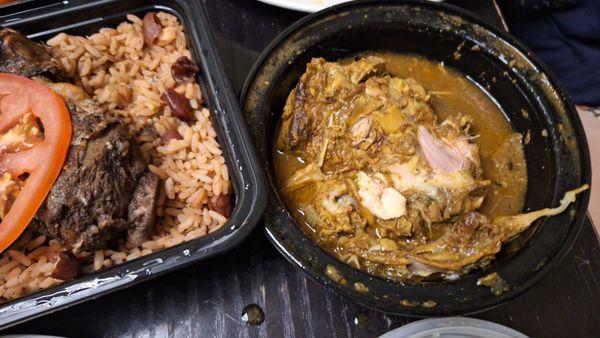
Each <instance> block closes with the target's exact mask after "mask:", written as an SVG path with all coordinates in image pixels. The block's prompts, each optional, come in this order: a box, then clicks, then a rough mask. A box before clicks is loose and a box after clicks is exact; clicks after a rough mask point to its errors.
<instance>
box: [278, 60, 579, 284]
mask: <svg viewBox="0 0 600 338" xmlns="http://www.w3.org/2000/svg"><path fill="white" fill-rule="evenodd" d="M397 74H398V75H397ZM415 78H418V79H419V81H418V80H416V79H415ZM421 82H422V83H426V84H427V87H428V88H426V87H424V86H423V85H422V83H421ZM480 133H481V134H480ZM483 134H485V135H483ZM274 148H275V149H274V166H275V171H276V174H277V178H278V181H279V182H278V183H279V188H280V192H281V194H282V196H283V198H284V200H285V202H286V204H287V206H288V207H289V209H290V210H291V211H292V213H293V214H294V216H295V217H296V219H298V220H299V223H300V224H301V226H302V227H303V228H304V230H306V232H307V233H308V234H309V235H310V236H311V237H312V238H313V239H314V240H315V241H316V242H317V243H318V244H319V245H320V246H321V247H323V248H325V249H326V250H328V251H329V252H331V253H332V254H333V255H335V256H336V257H338V258H339V259H340V260H343V261H344V262H346V263H348V264H350V265H352V266H354V267H356V268H359V269H362V270H365V271H367V272H369V273H372V274H375V275H379V276H382V277H385V278H389V279H392V280H406V279H409V278H414V277H419V278H420V277H427V276H430V275H442V276H445V277H447V278H452V277H456V276H457V275H458V274H460V273H463V272H466V271H468V270H470V269H472V268H473V267H477V266H481V265H484V264H487V263H488V262H489V261H490V260H491V259H493V257H494V254H496V253H497V252H498V251H499V250H500V248H501V245H502V243H503V242H505V241H507V240H509V239H510V238H512V237H514V236H515V235H517V234H518V233H520V232H521V231H523V230H524V229H526V228H527V227H528V226H529V225H530V224H531V222H532V221H533V220H534V219H536V218H538V217H541V216H543V215H547V214H549V213H553V212H559V210H557V209H546V210H543V211H540V212H537V213H530V214H522V215H516V214H517V213H519V212H520V211H521V208H522V206H523V201H524V197H525V190H526V185H527V173H526V163H525V156H524V153H523V145H522V135H521V134H518V133H515V132H513V131H512V129H511V128H510V125H509V124H508V122H507V121H506V119H505V118H504V117H503V115H502V113H501V112H500V110H499V109H498V108H497V106H496V105H494V103H493V102H492V101H491V99H490V98H488V97H487V96H486V95H485V94H484V93H483V92H482V91H481V90H479V89H477V88H476V87H475V86H474V85H473V84H472V83H470V82H469V81H468V80H467V79H465V77H464V76H462V75H460V74H458V73H455V72H453V71H452V70H450V69H447V68H446V67H443V65H440V64H436V63H433V62H430V61H427V60H424V59H420V58H417V57H411V56H401V55H393V54H373V55H367V56H364V57H361V58H355V59H352V60H344V61H340V62H327V61H326V60H325V59H323V58H314V59H312V61H311V62H310V63H309V64H308V65H307V68H306V72H305V73H304V75H302V77H301V78H300V80H299V83H298V84H297V86H296V87H295V88H294V89H293V90H292V91H291V93H290V95H289V97H288V99H287V102H286V104H285V107H284V111H283V115H282V120H281V123H280V126H279V131H278V136H277V139H276V141H275V146H274ZM571 195H573V196H571ZM571 195H569V196H570V197H569V198H574V193H572V194H571ZM565 203H567V204H568V202H565ZM563 204H564V203H563ZM564 207H566V205H564Z"/></svg>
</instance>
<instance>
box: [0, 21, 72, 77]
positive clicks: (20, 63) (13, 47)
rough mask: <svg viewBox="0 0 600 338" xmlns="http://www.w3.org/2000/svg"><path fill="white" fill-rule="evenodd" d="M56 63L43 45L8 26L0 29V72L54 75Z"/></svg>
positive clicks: (57, 71)
mask: <svg viewBox="0 0 600 338" xmlns="http://www.w3.org/2000/svg"><path fill="white" fill-rule="evenodd" d="M59 69H60V68H59V66H58V63H57V62H56V61H55V60H54V59H52V57H51V56H50V54H48V52H47V51H46V49H45V47H44V46H43V45H41V44H38V43H35V42H33V41H31V40H29V39H27V38H26V37H25V36H23V35H22V34H21V33H19V32H17V31H15V30H12V29H10V28H3V29H0V72H3V73H11V74H18V75H22V76H25V77H33V76H36V75H43V76H51V77H53V76H56V75H57V74H58V73H59Z"/></svg>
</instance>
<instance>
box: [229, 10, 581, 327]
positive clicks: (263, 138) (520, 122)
mask: <svg viewBox="0 0 600 338" xmlns="http://www.w3.org/2000/svg"><path fill="white" fill-rule="evenodd" d="M368 51H392V52H397V53H403V54H416V55H421V56H424V57H427V58H429V59H431V60H436V61H439V62H444V63H445V65H447V66H448V67H451V68H453V69H456V70H458V71H459V72H460V73H462V74H464V75H466V76H467V77H468V78H469V79H470V80H471V81H473V82H474V83H475V84H477V85H478V86H479V87H480V88H481V89H482V90H484V91H486V92H488V93H489V95H490V96H491V97H492V98H493V99H494V100H495V101H496V102H497V103H498V106H499V107H500V108H501V110H502V111H503V113H504V114H505V116H506V118H507V119H508V120H509V121H510V123H511V125H512V126H513V128H514V129H515V131H517V132H519V133H521V134H523V135H526V134H527V133H529V135H530V136H529V138H530V141H529V142H528V143H527V142H526V144H525V145H524V150H525V156H526V160H527V173H528V176H529V183H528V188H527V196H526V203H525V211H530V210H538V209H542V208H545V207H549V206H557V205H558V204H559V201H560V199H561V198H562V197H563V194H564V193H565V192H566V191H568V190H571V189H574V188H577V187H580V186H582V185H583V184H586V183H588V184H589V183H591V169H590V159H589V152H588V149H587V142H586V139H585V134H584V132H583V129H582V126H581V122H580V120H579V118H578V115H577V112H576V111H575V107H574V106H573V104H572V103H571V100H570V98H569V97H568V95H567V94H566V93H565V91H564V90H563V88H562V87H561V85H560V84H559V83H558V81H557V80H556V78H555V77H554V76H553V75H552V74H551V73H550V71H549V70H548V68H547V67H546V66H544V65H543V64H542V63H541V62H540V61H539V60H538V59H537V57H535V56H534V55H533V54H532V53H531V51H530V50H529V49H527V48H526V47H524V46H523V45H521V44H520V43H519V42H518V41H516V40H515V39H514V38H513V37H512V36H510V35H509V34H507V33H506V32H503V31H500V30H498V29H496V28H495V27H492V26H490V25H488V24H486V23H484V22H482V21H481V20H479V19H477V18H475V17H473V16H472V15H470V14H468V13H467V12H465V11H464V10H462V9H460V8H457V7H454V6H450V5H447V4H443V3H434V2H431V1H414V0H413V1H409V0H406V1H392V0H378V1H367V0H363V1H354V2H350V3H347V4H342V5H338V6H335V7H331V8H329V9H326V10H324V11H321V12H318V13H315V14H313V15H310V16H307V17H305V18H304V19H302V20H300V21H299V22H297V23H296V24H294V25H293V26H291V27H289V28H288V29H287V30H286V31H284V32H283V33H282V34H281V35H280V36H279V37H278V38H277V39H275V41H273V42H272V43H271V44H270V45H269V47H267V49H266V50H265V52H264V53H263V54H262V56H261V57H260V59H259V60H258V62H257V63H256V65H255V66H254V68H253V70H252V71H251V72H250V74H249V75H248V78H247V79H246V82H245V84H244V88H243V89H242V94H241V102H242V105H243V110H244V114H245V117H246V120H247V122H248V125H249V129H250V133H251V134H252V135H253V138H252V139H253V141H255V142H256V147H257V151H258V154H259V157H260V158H261V161H262V163H263V168H264V169H265V171H266V175H267V179H268V181H269V185H270V188H269V203H268V205H267V210H266V212H265V226H266V232H267V236H268V237H269V239H270V240H271V242H273V244H274V245H275V246H276V247H277V249H278V250H279V251H280V252H281V253H282V254H283V255H284V256H285V257H286V258H287V259H288V260H290V261H291V262H292V263H293V264H295V265H296V266H298V267H300V268H301V269H303V270H304V271H306V272H307V273H308V274H309V275H310V276H311V277H312V278H313V279H314V280H316V281H317V282H319V283H321V284H323V285H325V286H326V287H328V288H331V289H333V290H334V291H336V292H338V293H339V294H342V295H344V296H346V297H348V298H351V299H353V300H355V301H358V302H360V303H362V304H363V305H366V306H368V307H370V308H374V309H378V310H382V311H386V312H391V313H396V314H402V315H408V316H440V315H454V314H466V313H473V312H477V311H482V310H485V309H488V308H491V307H493V306H496V305H498V304H500V303H502V302H504V301H506V300H508V299H510V298H512V297H515V296H516V295H518V294H520V293H522V292H523V291H525V290H526V289H528V288H529V287H531V286H532V285H534V284H535V283H536V282H537V281H539V280H540V279H541V278H542V277H543V276H545V275H547V274H548V272H549V271H550V270H551V269H552V268H553V267H554V266H556V265H557V264H558V263H559V262H560V261H561V260H562V258H563V257H564V256H565V255H566V253H567V252H568V251H569V250H570V248H571V246H572V245H573V242H574V241H575V239H576V238H577V235H578V234H579V231H580V229H581V226H582V224H583V221H584V219H585V217H586V210H587V205H588V201H589V190H588V191H585V192H583V193H581V194H579V196H578V197H577V201H576V202H575V203H573V204H572V205H571V206H570V207H569V208H568V209H567V210H566V211H565V212H563V213H562V214H560V215H557V216H554V217H545V218H543V219H539V220H537V221H536V222H534V224H532V226H531V227H530V228H529V229H527V230H526V231H524V232H523V233H522V234H520V235H519V236H518V237H517V238H515V239H514V240H513V241H511V242H510V243H507V244H506V245H504V246H503V249H502V251H501V252H500V253H499V254H498V255H497V259H495V260H494V261H493V262H492V263H491V264H490V265H489V266H487V267H486V268H484V269H478V270H475V271H472V272H470V273H469V274H467V275H464V276H462V277H461V278H460V279H459V280H457V281H453V282H450V281H440V282H423V283H405V284H401V283H394V282H390V281H387V280H384V279H382V278H378V277H373V276H371V275H368V274H366V273H363V272H361V271H358V270H356V269H354V268H352V267H350V266H349V265H346V264H344V263H342V262H341V261H339V260H337V259H335V258H334V257H332V256H330V255H329V254H327V253H326V252H325V251H323V250H322V249H321V248H319V247H318V246H317V245H316V244H315V243H314V242H313V241H312V240H311V239H310V238H309V237H308V236H306V234H304V232H303V231H302V230H301V229H300V228H299V227H298V226H297V225H296V221H295V220H294V218H293V217H292V216H291V215H290V213H289V212H288V211H287V209H286V206H285V204H284V203H283V201H282V199H281V198H280V196H279V191H278V189H277V187H276V180H275V176H274V172H273V165H272V145H273V140H274V139H275V133H276V130H277V128H276V126H277V123H278V121H279V119H280V116H281V113H282V111H283V106H284V104H285V100H286V98H287V96H288V94H289V93H290V91H291V90H292V89H293V88H294V86H295V85H296V84H297V82H298V79H299V78H300V76H301V75H302V73H304V71H305V68H306V64H307V63H308V62H309V61H310V59H311V58H312V57H324V58H326V59H327V60H330V61H331V60H337V59H343V58H348V57H352V56H356V55H357V54H360V53H364V52H368ZM458 54H460V56H457V55H458ZM522 110H525V111H526V112H527V113H528V114H524V113H523V112H522ZM332 269H335V270H336V271H337V274H332V273H331V271H332ZM327 271H329V272H330V273H328V272H327ZM491 272H498V273H499V274H500V276H501V277H502V278H503V279H504V280H505V281H506V282H507V283H508V284H509V285H510V290H509V291H507V292H504V293H503V294H502V295H500V296H494V295H493V294H492V293H491V292H490V289H489V288H487V287H482V286H477V279H478V278H481V277H483V276H485V275H487V274H489V273H491ZM340 277H343V279H342V278H340ZM340 281H341V282H340ZM356 283H362V284H363V285H364V286H366V287H367V288H368V291H366V292H365V288H364V287H362V286H361V285H360V284H358V287H357V286H356V285H357V284H356ZM430 301H433V302H435V306H432V305H433V303H432V302H430Z"/></svg>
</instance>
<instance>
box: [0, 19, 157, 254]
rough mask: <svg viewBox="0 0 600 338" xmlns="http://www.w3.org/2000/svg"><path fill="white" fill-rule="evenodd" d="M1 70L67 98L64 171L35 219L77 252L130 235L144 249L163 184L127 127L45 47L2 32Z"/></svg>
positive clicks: (42, 228) (40, 228)
mask: <svg viewBox="0 0 600 338" xmlns="http://www.w3.org/2000/svg"><path fill="white" fill-rule="evenodd" d="M0 38H1V39H2V41H0V55H1V56H2V59H1V60H0V71H2V72H9V73H14V74H18V75H22V76H27V77H33V78H34V79H36V80H38V81H41V82H44V83H46V84H47V85H48V86H49V87H51V88H52V89H53V90H54V91H55V92H57V93H58V94H59V95H61V96H62V97H63V99H64V100H65V102H66V103H67V108H68V109H69V113H70V115H71V122H72V125H73V136H72V139H71V147H70V149H69V153H68V155H67V159H66V160H65V163H64V166H63V170H62V172H61V174H60V176H59V177H58V179H57V180H56V182H55V184H54V186H53V187H52V189H51V191H50V193H49V194H48V197H47V198H46V201H45V203H44V204H43V205H42V206H41V207H40V209H39V210H38V214H37V216H36V218H35V220H34V224H35V227H36V229H37V230H38V231H39V232H41V233H44V234H47V235H48V236H50V237H52V238H56V239H58V240H59V241H60V242H61V243H63V244H64V245H66V246H68V247H69V248H70V249H71V250H72V251H73V252H75V253H77V252H80V251H92V250H97V249H105V248H107V247H109V246H110V245H111V243H113V242H114V241H115V239H117V238H119V237H123V236H126V237H127V238H128V239H129V241H130V242H132V243H133V244H134V245H137V244H140V243H141V242H142V241H143V240H144V239H146V238H147V237H148V236H150V235H151V234H152V232H153V230H154V209H155V205H156V200H157V193H158V184H159V179H158V177H157V176H156V175H154V174H152V173H151V172H149V171H148V169H147V167H146V163H145V161H144V158H143V157H142V154H141V151H140V149H139V147H138V145H137V144H136V142H135V140H134V139H133V137H132V135H131V134H130V132H129V131H128V129H127V127H126V126H125V125H124V124H123V122H122V121H121V120H120V119H119V118H118V117H116V116H115V115H113V114H112V113H110V112H107V111H105V110H104V109H102V108H101V107H100V106H99V105H98V104H97V103H96V102H95V101H93V100H92V99H91V98H89V96H88V95H87V94H86V93H85V92H84V91H83V90H82V89H81V88H80V87H77V86H74V85H72V84H69V83H54V82H52V79H56V78H57V76H58V74H59V73H60V69H59V68H58V66H57V64H56V62H55V61H54V60H53V59H52V58H51V57H50V55H49V54H48V53H47V51H46V50H45V48H44V46H42V45H40V44H37V43H35V42H33V41H30V40H28V39H27V38H25V37H24V36H22V35H21V34H19V33H18V32H16V31H14V30H11V29H1V30H0Z"/></svg>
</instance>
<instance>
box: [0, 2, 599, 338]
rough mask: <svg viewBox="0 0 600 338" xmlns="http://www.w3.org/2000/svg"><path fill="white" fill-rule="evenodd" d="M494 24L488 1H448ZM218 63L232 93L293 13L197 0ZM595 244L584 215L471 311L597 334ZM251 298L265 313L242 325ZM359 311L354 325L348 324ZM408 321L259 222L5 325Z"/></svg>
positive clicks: (305, 330) (89, 328)
mask: <svg viewBox="0 0 600 338" xmlns="http://www.w3.org/2000/svg"><path fill="white" fill-rule="evenodd" d="M455 2H457V3H458V4H460V5H461V6H463V7H465V8H467V9H470V10H473V11H475V12H477V13H478V14H479V15H480V16H481V17H482V18H483V19H484V20H486V21H488V22H491V23H492V24H494V25H497V26H500V27H502V21H501V17H500V16H498V12H497V9H496V7H495V2H494V1H492V0H489V1H488V0H486V1H483V0H462V1H459V0H457V1H455ZM205 3H206V6H207V8H208V11H209V14H210V17H211V21H212V25H213V29H214V32H215V36H216V38H217V43H218V47H219V52H220V54H221V57H222V60H223V64H224V67H225V69H226V72H227V74H228V76H229V79H230V82H231V84H232V87H233V88H234V90H235V91H236V92H239V90H240V88H241V86H242V83H243V81H244V78H245V76H246V74H247V73H248V71H249V69H250V67H251V66H252V64H253V63H254V61H255V60H256V59H257V58H258V55H259V54H260V52H261V51H262V50H263V49H264V48H265V47H266V46H267V45H268V43H269V42H270V41H271V40H272V39H273V38H274V37H275V36H276V35H277V34H278V33H279V32H281V31H282V30H283V29H285V28H286V27H288V26H289V25H290V24H291V23H293V22H294V21H296V20H297V19H299V18H301V17H302V16H303V14H302V13H297V12H291V11H286V10H282V9H278V8H274V7H270V6H267V5H263V4H260V3H258V2H256V1H254V0H205ZM599 300H600V245H599V242H598V237H597V234H596V233H595V231H594V228H593V227H592V225H591V223H590V222H589V220H586V223H585V225H584V227H583V231H582V233H581V235H580V236H579V238H578V240H577V241H576V243H575V245H574V247H573V249H572V251H571V252H570V253H569V255H568V256H567V257H566V259H565V260H564V261H563V262H562V263H561V264H560V265H558V266H557V267H556V268H555V269H554V270H553V271H552V272H551V273H550V274H549V275H548V276H547V277H546V278H544V279H543V280H542V281H541V282H540V283H539V284H538V285H536V286H535V287H533V288H532V289H530V290H528V291H526V292H525V293H524V294H522V295H521V296H519V297H517V298H515V299H513V300H511V301H508V302H506V303H504V304H503V305H501V306H498V307H496V308H494V309H492V310H488V311H486V312H483V313H480V314H476V315H474V316H473V317H475V318H480V319H486V320H490V321H494V322H497V323H500V324H503V325H506V326H509V327H512V328H514V329H516V330H519V331H521V332H523V333H525V334H527V335H529V336H532V337H598V336H600V302H599ZM251 303H256V304H259V305H260V306H261V307H262V308H263V309H264V312H265V321H264V323H263V324H262V325H259V326H247V325H246V324H244V323H243V322H242V321H241V319H240V317H241V312H242V309H243V308H244V307H245V306H246V305H248V304H251ZM357 318H359V319H360V323H359V325H357V324H356V322H357ZM413 320H414V319H411V318H406V317H400V316H392V315H386V314H383V313H380V312H376V311H372V310H369V309H366V308H364V307H361V306H360V305H358V304H356V303H353V302H351V301H348V300H346V299H344V298H342V297H340V296H338V295H336V294H334V293H332V292H331V291H329V290H326V289H324V288H323V287H321V286H320V285H319V284H317V283H315V282H313V281H312V280H311V279H309V278H307V276H306V275H305V274H304V273H303V272H302V271H301V270H299V269H297V268H296V267H294V266H292V265H291V264H290V263H289V262H287V261H286V260H285V259H284V258H283V257H282V256H281V255H279V253H278V252H277V251H276V250H275V248H274V247H273V246H272V245H271V244H270V243H269V241H268V240H267V239H266V237H265V235H264V233H263V229H262V224H259V225H258V226H257V229H256V230H255V231H254V232H253V233H252V234H251V236H250V237H249V238H248V240H246V241H245V242H244V243H243V244H242V245H241V246H239V247H238V248H236V249H234V250H233V251H231V252H229V253H227V254H225V255H222V256H220V257H217V258H215V259H212V260H210V261H207V262H202V263H199V264H196V265H194V266H191V267H189V268H186V269H183V270H180V271H177V272H174V273H171V274H168V275H165V276H161V277H158V278H156V279H154V280H152V281H149V282H147V283H143V284H141V285H137V286H134V287H132V288H129V289H126V290H123V291H118V292H115V293H113V294H110V295H107V296H104V297H101V298H99V299H97V300H91V301H89V302H86V303H84V304H80V305H77V306H74V307H71V308H69V309H65V310H62V311H59V312H57V313H54V314H50V315H47V316H44V317H42V318H39V319H37V320H33V321H30V322H28V323H25V324H22V325H20V326H16V327H13V328H11V329H9V330H7V331H6V333H21V334H22V333H37V334H51V335H61V336H68V337H121V336H123V337H294V336H296V337H375V336H377V335H380V334H382V333H384V332H386V331H389V330H391V329H394V328H396V327H399V326H402V325H404V324H407V323H409V322H411V321H413Z"/></svg>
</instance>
